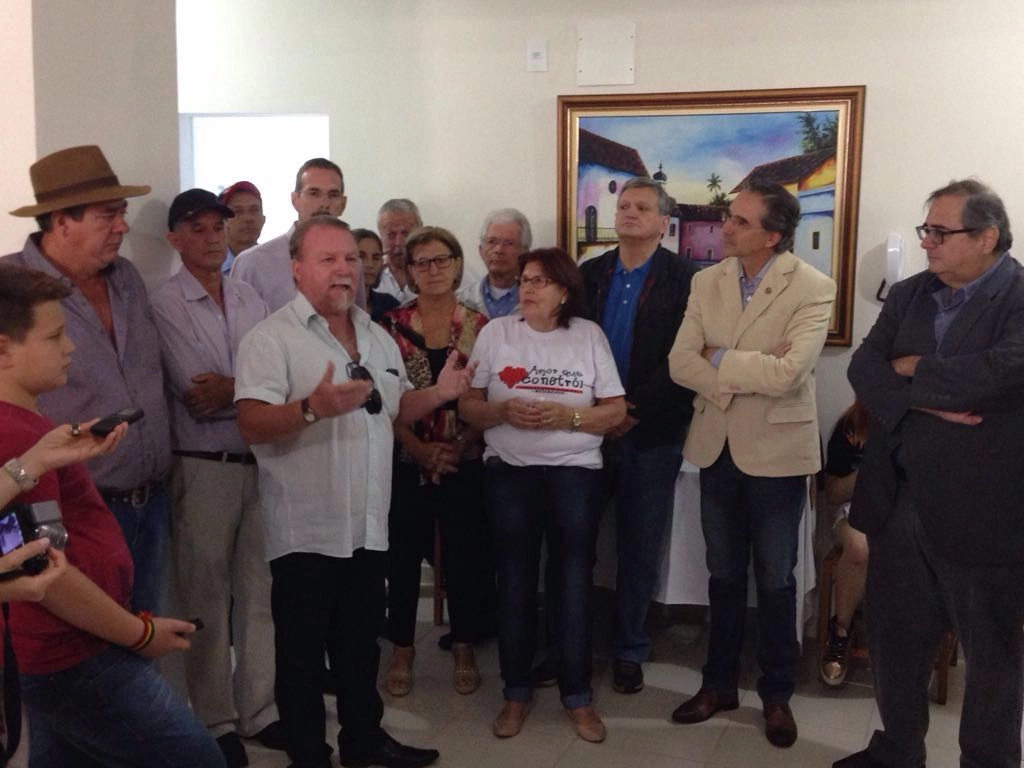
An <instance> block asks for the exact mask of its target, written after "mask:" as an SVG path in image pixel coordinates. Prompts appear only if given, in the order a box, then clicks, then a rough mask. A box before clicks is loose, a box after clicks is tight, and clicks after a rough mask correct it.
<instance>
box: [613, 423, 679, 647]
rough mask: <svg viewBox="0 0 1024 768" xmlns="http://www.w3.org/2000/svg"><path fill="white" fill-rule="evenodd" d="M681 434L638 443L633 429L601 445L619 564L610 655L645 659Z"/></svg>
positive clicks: (669, 516) (671, 507) (674, 485)
mask: <svg viewBox="0 0 1024 768" xmlns="http://www.w3.org/2000/svg"><path fill="white" fill-rule="evenodd" d="M682 452H683V444H682V439H681V438H680V439H679V440H675V441H673V442H671V443H668V444H666V445H656V446H651V447H649V448H641V447H638V446H637V445H636V439H635V437H634V435H632V433H629V432H627V433H626V434H625V435H624V436H622V437H621V438H619V439H618V440H606V441H605V445H604V456H605V474H606V476H607V478H608V481H609V483H610V486H611V490H612V493H613V494H614V499H615V536H616V545H617V553H616V554H617V558H618V568H617V574H616V579H615V626H614V629H613V630H612V642H611V655H612V658H613V659H622V660H625V661H632V662H635V663H637V664H640V663H641V662H644V661H647V657H648V656H649V655H650V652H651V638H650V637H648V635H647V632H646V631H645V630H644V622H645V621H646V620H647V608H648V606H649V605H650V603H651V597H652V596H653V595H654V589H655V587H656V586H657V584H658V569H659V566H660V561H661V558H660V555H661V548H662V545H663V544H664V542H665V531H666V528H667V527H668V522H669V520H671V519H672V509H673V504H674V502H675V488H676V476H677V475H678V474H679V467H680V465H681V464H682V462H683V453H682Z"/></svg>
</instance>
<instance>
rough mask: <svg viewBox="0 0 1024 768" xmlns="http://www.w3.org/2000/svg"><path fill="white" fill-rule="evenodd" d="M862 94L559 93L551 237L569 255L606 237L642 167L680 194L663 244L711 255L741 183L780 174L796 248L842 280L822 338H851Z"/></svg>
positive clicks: (606, 243) (826, 90)
mask: <svg viewBox="0 0 1024 768" xmlns="http://www.w3.org/2000/svg"><path fill="white" fill-rule="evenodd" d="M864 97H865V87H864V86H863V85H854V86H838V87H819V88H780V89H770V90H755V91H751V90H746V91H707V92H697V93H647V94H612V95H603V96H600V95H572V96H559V97H558V201H559V211H558V242H559V245H560V246H561V247H562V248H564V249H565V250H566V251H568V252H569V254H570V255H572V256H573V257H574V258H576V259H585V258H589V257H590V256H592V255H595V254H596V253H600V252H603V251H605V250H607V249H609V248H612V247H614V245H615V242H616V238H615V230H614V216H615V201H616V198H617V196H618V195H617V192H616V190H617V189H618V187H619V186H620V185H621V184H622V183H623V182H624V181H625V180H627V179H628V178H630V177H632V176H650V177H652V178H655V179H657V180H659V181H662V182H663V183H664V184H665V187H666V191H668V192H669V194H670V195H672V197H673V198H675V200H676V201H677V204H676V208H675V209H674V211H673V215H672V217H671V218H670V224H669V228H668V229H667V230H666V234H665V237H664V238H663V239H662V244H663V245H665V246H666V247H668V248H669V249H670V250H674V251H675V252H677V253H681V254H683V255H686V256H688V257H689V258H691V259H693V260H694V261H695V262H697V263H698V264H703V265H707V264H710V263H713V262H715V261H717V260H720V259H721V258H722V255H721V234H720V230H721V227H720V224H721V215H722V212H723V211H724V209H725V208H727V206H728V203H729V199H730V198H731V197H732V196H733V195H734V194H735V192H736V191H737V190H738V188H739V187H740V186H742V184H743V183H744V181H745V180H747V179H748V178H757V179H759V180H764V181H777V182H778V183H780V184H782V185H783V186H785V187H786V188H787V189H789V190H790V191H791V192H793V193H794V194H795V195H796V196H797V198H798V199H799V200H800V203H801V211H802V215H801V223H800V226H799V227H798V229H797V235H796V243H795V245H794V248H793V250H794V252H795V253H796V255H797V256H800V257H801V258H803V259H804V260H805V261H808V262H809V263H811V264H813V265H814V266H815V267H817V268H818V269H820V270H821V271H822V272H825V274H828V275H830V276H831V277H832V278H833V279H834V280H835V281H836V284H837V286H838V295H837V297H836V305H835V311H834V313H833V317H832V322H831V323H830V326H829V335H828V343H829V344H830V345H835V346H850V344H851V341H852V339H851V336H852V332H853V289H854V280H855V274H856V262H857V258H856V248H857V218H858V204H859V200H860V167H861V144H862V141H863V133H864ZM716 224H717V226H716Z"/></svg>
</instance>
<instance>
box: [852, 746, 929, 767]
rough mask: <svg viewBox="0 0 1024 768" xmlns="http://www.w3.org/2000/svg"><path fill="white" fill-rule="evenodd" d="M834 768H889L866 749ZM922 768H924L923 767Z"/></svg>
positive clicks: (855, 753)
mask: <svg viewBox="0 0 1024 768" xmlns="http://www.w3.org/2000/svg"><path fill="white" fill-rule="evenodd" d="M832 768H889V767H888V766H887V765H886V764H885V763H883V762H882V761H881V760H879V759H877V758H876V757H875V756H874V755H872V754H871V752H869V751H868V750H866V749H862V750H861V751H860V752H854V753H853V754H852V755H849V756H848V757H844V758H843V759H842V760H836V761H835V762H834V763H832ZM921 768H924V766H922V767H921Z"/></svg>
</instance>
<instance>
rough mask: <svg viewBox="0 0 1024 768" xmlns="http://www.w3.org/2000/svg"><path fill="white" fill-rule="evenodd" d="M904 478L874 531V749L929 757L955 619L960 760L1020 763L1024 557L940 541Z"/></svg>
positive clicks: (870, 612) (894, 758) (912, 767)
mask: <svg viewBox="0 0 1024 768" xmlns="http://www.w3.org/2000/svg"><path fill="white" fill-rule="evenodd" d="M920 514H921V513H920V512H919V511H918V510H917V508H916V507H915V505H914V503H913V502H912V501H911V500H910V498H909V494H908V493H907V486H906V485H905V484H904V485H901V486H900V498H899V500H898V502H897V504H896V508H895V509H894V510H893V513H892V515H891V516H890V518H889V520H888V521H887V522H886V525H885V527H884V528H883V529H882V530H881V531H879V532H878V533H876V534H872V535H869V536H868V548H869V551H870V555H869V559H868V578H867V593H866V599H867V603H866V606H867V618H868V635H869V637H868V647H869V650H870V652H871V668H872V672H873V674H874V678H875V697H876V699H877V700H878V711H879V714H880V716H881V719H882V726H883V730H880V731H876V732H875V734H874V735H873V736H872V738H871V743H870V745H869V749H870V751H871V754H872V756H873V757H875V758H876V759H878V760H879V761H881V762H882V763H883V764H885V765H886V766H889V768H920V766H923V765H925V744H924V738H925V734H926V733H927V731H928V681H929V678H930V676H931V672H932V667H933V666H934V663H935V656H936V654H937V652H938V646H939V642H940V640H941V639H942V635H943V634H944V633H945V632H946V630H947V629H949V627H950V625H951V623H952V624H955V626H956V629H957V634H958V636H959V639H960V642H961V643H962V644H963V647H964V655H965V656H966V670H967V672H966V686H965V690H964V701H963V708H962V711H961V716H960V751H961V763H960V764H961V765H962V766H964V768H997V767H998V768H1009V767H1010V766H1012V768H1018V766H1020V761H1021V741H1020V729H1021V706H1022V695H1024V676H1022V675H1024V665H1022V654H1024V629H1022V623H1024V588H1022V584H1024V565H1021V564H1011V565H965V564H963V563H956V562H953V561H951V560H949V559H948V558H947V557H944V556H943V555H942V554H940V553H938V552H937V551H935V549H934V548H933V547H932V546H931V545H930V544H929V542H928V539H927V536H926V535H925V533H924V531H923V530H922V527H921V520H920Z"/></svg>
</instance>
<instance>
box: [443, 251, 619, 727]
mask: <svg viewBox="0 0 1024 768" xmlns="http://www.w3.org/2000/svg"><path fill="white" fill-rule="evenodd" d="M519 272H520V279H519V284H520V288H519V302H520V310H521V312H522V315H521V316H506V317H502V318H497V319H495V320H492V321H491V322H490V323H488V325H487V326H486V327H485V328H484V329H483V330H482V331H481V332H480V337H479V338H478V339H477V344H476V347H475V348H474V350H473V360H475V361H477V362H478V363H479V367H478V368H477V370H476V373H475V375H474V378H473V385H472V386H473V388H472V389H471V390H470V391H469V392H468V393H466V394H465V395H463V396H462V398H461V400H460V402H459V412H460V414H461V415H462V418H464V419H465V420H466V422H467V423H469V424H470V425H472V426H474V427H476V428H477V429H481V430H484V440H485V441H486V443H487V449H486V451H485V453H484V459H485V465H486V473H487V500H488V504H489V506H490V509H489V512H490V515H491V518H492V520H493V521H494V533H495V541H496V542H498V547H497V562H498V639H499V647H498V652H499V656H500V661H501V676H502V679H503V680H504V681H505V689H504V696H505V706H504V708H503V709H502V711H501V714H499V715H498V718H497V720H495V722H494V733H495V735H496V736H499V737H509V736H515V735H516V734H517V733H519V731H520V730H521V729H522V727H523V721H524V720H525V719H526V715H527V710H528V709H529V703H530V699H531V697H532V695H533V686H532V685H531V681H530V661H531V659H532V658H533V651H534V646H535V642H536V637H537V634H536V625H537V572H538V568H539V563H540V548H541V539H542V537H546V538H547V543H548V548H549V553H550V556H551V557H552V558H553V561H554V563H555V566H554V570H555V573H556V583H555V584H554V585H551V584H549V585H548V589H550V590H553V591H554V592H555V594H554V599H553V601H551V603H553V604H554V605H555V606H557V607H556V609H555V610H556V612H557V616H556V617H555V618H554V624H555V626H557V627H558V631H557V632H556V643H557V648H558V658H559V660H560V665H559V670H558V685H559V690H560V693H561V699H562V705H563V706H564V707H565V708H566V710H567V712H568V714H569V717H570V718H571V719H572V721H573V724H574V725H575V727H576V732H577V734H578V735H579V736H580V737H581V738H583V739H585V740H587V741H594V742H598V741H603V740H604V737H605V727H604V723H602V722H601V718H600V717H598V715H597V713H596V712H595V711H594V708H593V706H592V700H593V692H592V690H591V687H590V676H591V619H592V616H591V606H590V595H591V586H592V571H593V567H594V546H595V542H596V538H597V526H598V522H599V521H600V517H601V509H602V505H603V501H604V499H603V497H602V486H601V472H600V469H601V466H602V460H601V436H602V435H603V434H604V433H605V432H607V431H608V430H609V429H611V428H612V427H613V426H614V425H616V424H618V423H619V422H620V421H622V419H623V417H624V416H625V413H626V401H625V398H624V396H623V394H624V390H623V388H622V384H621V383H620V381H619V377H618V374H617V373H616V367H615V361H614V359H613V357H612V353H611V349H610V347H609V345H608V340H607V339H606V338H605V336H604V334H603V333H602V331H601V328H600V326H598V325H597V324H595V323H592V322H590V321H589V320H584V319H583V318H582V317H581V316H582V315H583V312H584V307H583V279H582V278H581V276H580V273H579V270H578V269H577V267H576V264H575V262H573V260H572V259H571V258H570V257H569V256H568V254H566V253H565V252H564V251H562V250H560V249H557V248H545V249H540V250H535V251H529V252H527V253H524V254H523V255H521V256H520V257H519ZM551 603H549V604H551Z"/></svg>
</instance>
